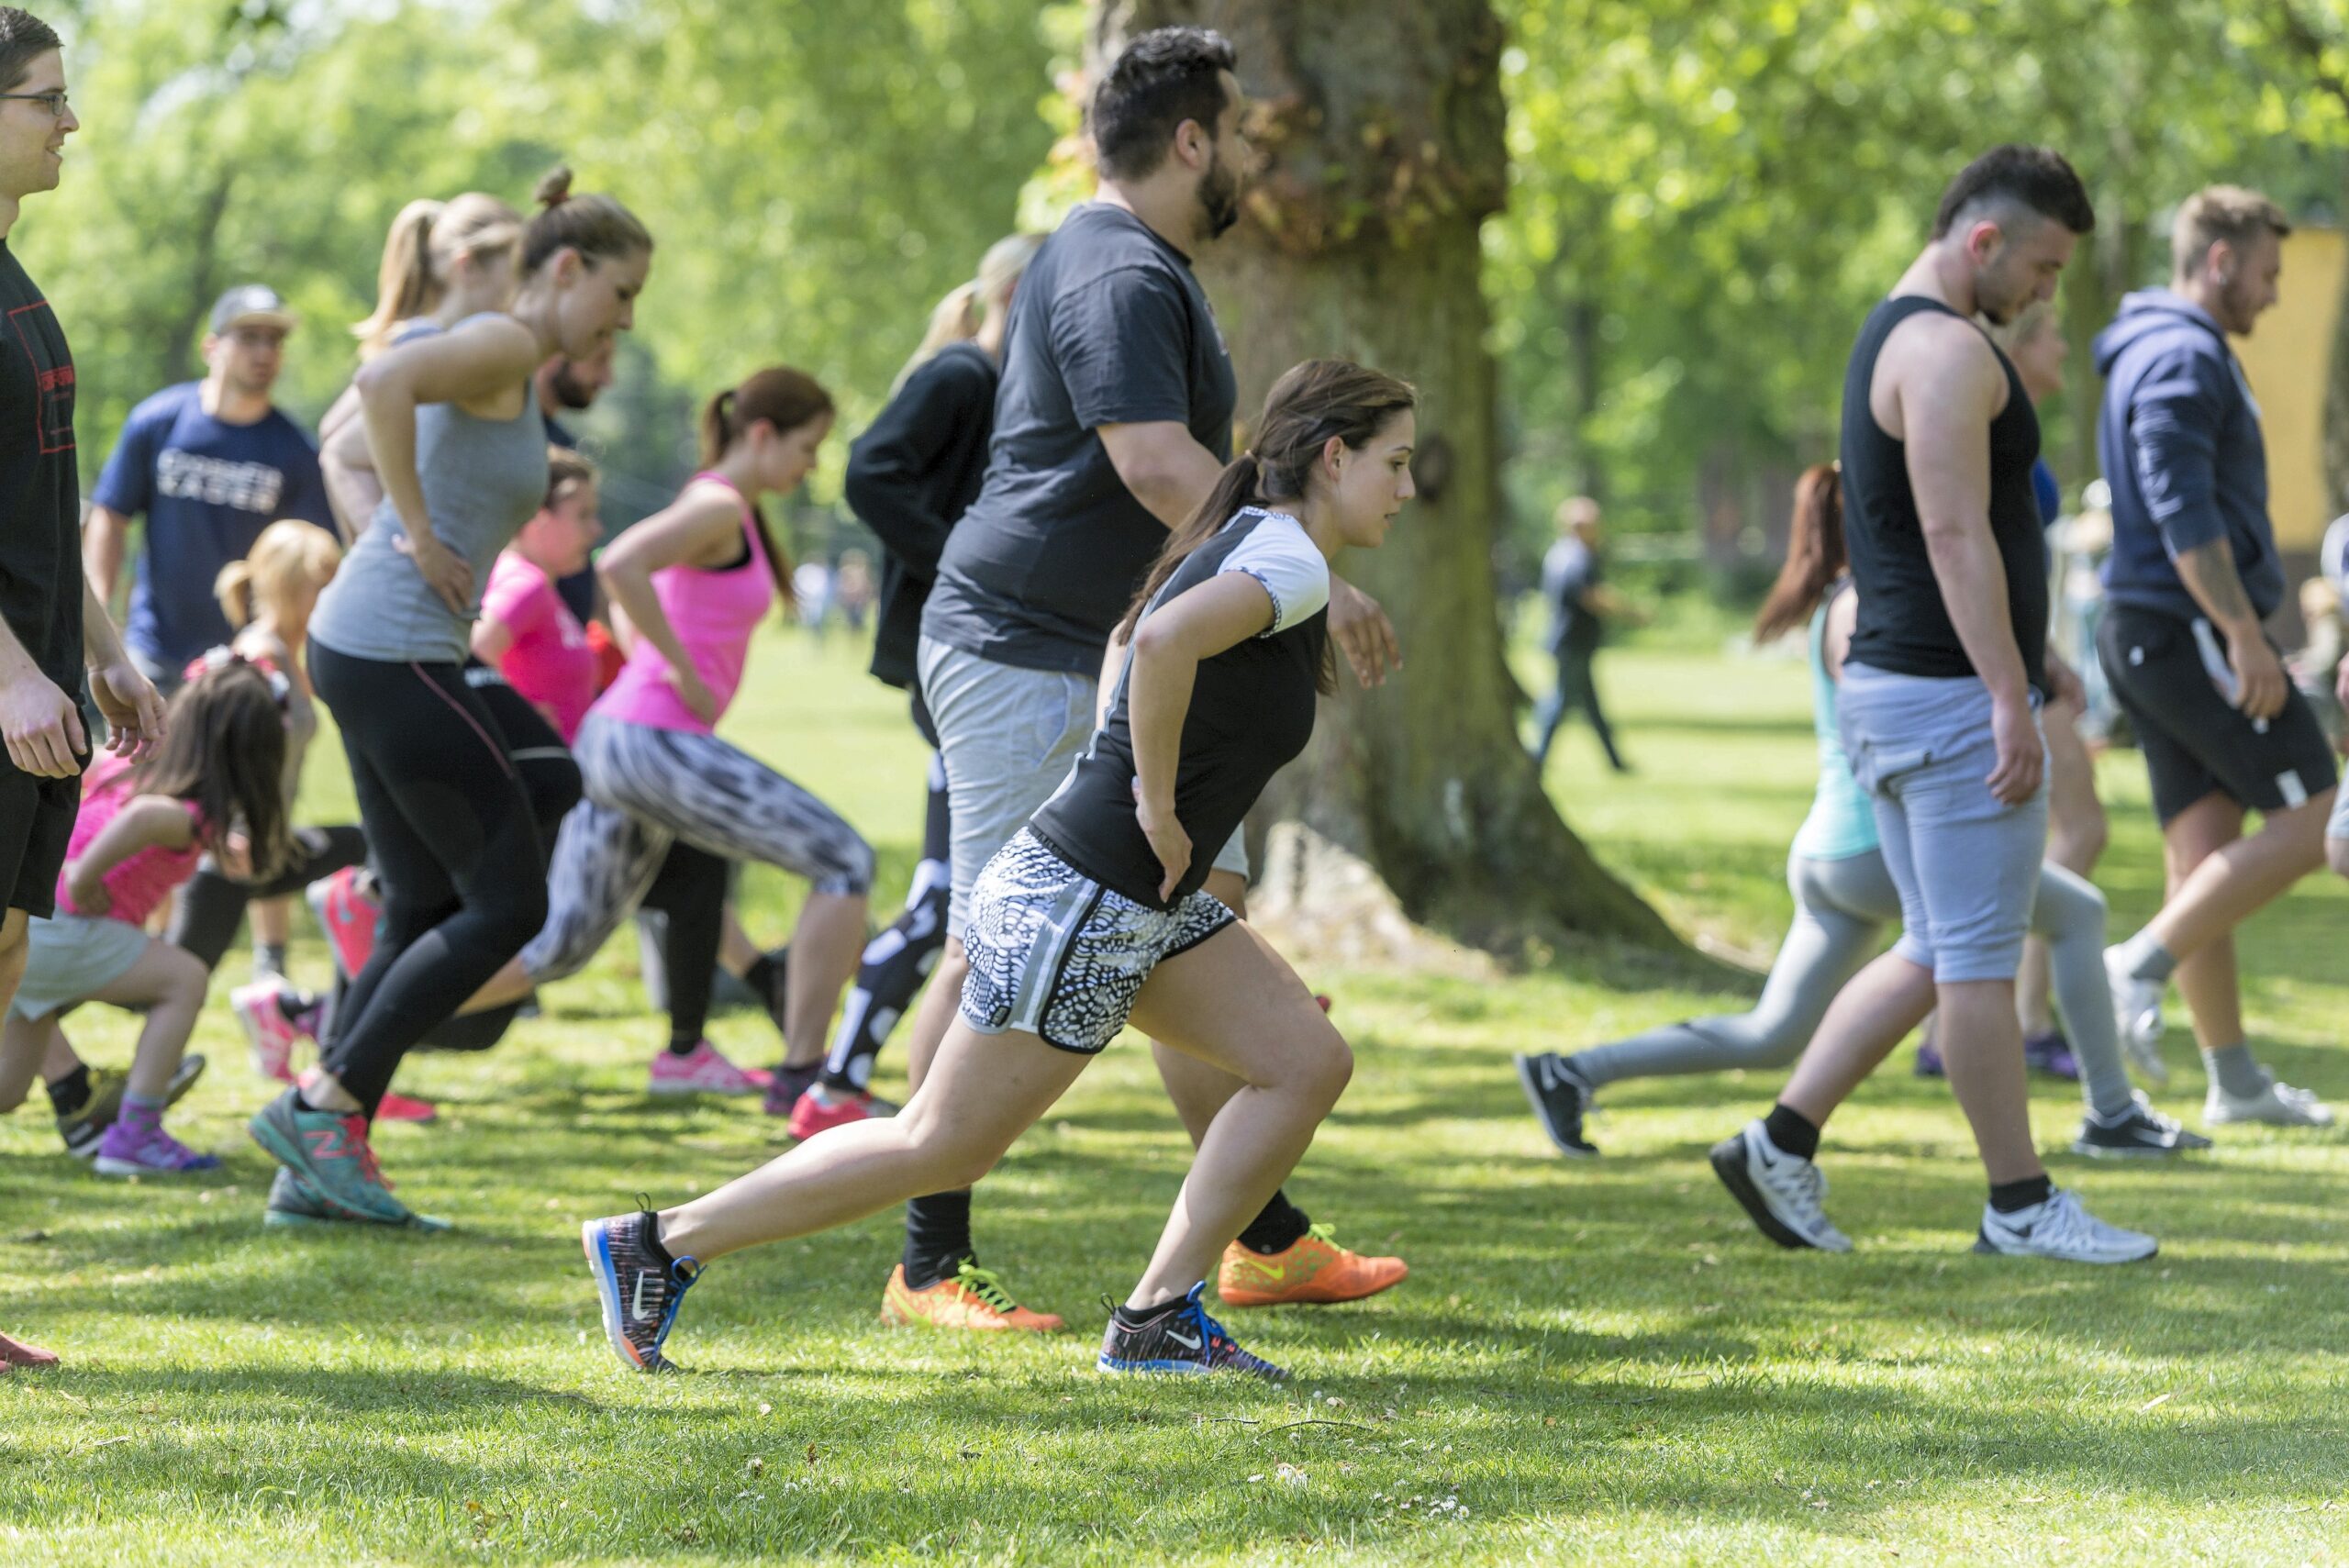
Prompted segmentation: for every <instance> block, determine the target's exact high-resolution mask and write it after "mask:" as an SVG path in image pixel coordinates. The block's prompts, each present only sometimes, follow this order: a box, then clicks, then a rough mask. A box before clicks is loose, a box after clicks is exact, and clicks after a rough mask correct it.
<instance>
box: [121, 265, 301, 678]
mask: <svg viewBox="0 0 2349 1568" xmlns="http://www.w3.org/2000/svg"><path fill="white" fill-rule="evenodd" d="M294 325H295V317H294V312H293V311H292V310H290V309H289V308H287V306H286V304H285V302H284V300H283V299H281V298H279V297H278V295H277V291H276V290H274V289H273V288H269V287H267V286H266V285H264V284H239V285H238V286H237V287H235V288H232V289H230V290H229V291H228V293H226V294H224V295H221V296H220V299H219V302H218V303H217V304H216V305H215V306H213V307H212V318H211V328H210V330H209V331H207V332H206V334H205V337H204V362H205V366H206V373H205V377H204V379H203V380H202V381H192V382H187V383H184V384H181V385H178V386H173V387H167V388H165V389H164V390H163V391H161V392H159V393H157V394H155V395H153V396H152V397H150V398H148V399H147V400H146V401H145V402H144V403H141V404H140V405H139V406H138V407H137V408H135V409H133V410H131V414H130V419H129V422H128V423H127V424H126V425H124V426H123V428H122V434H121V436H120V438H119V439H117V441H116V442H115V449H114V453H113V455H112V456H111V457H109V458H107V460H106V470H105V472H104V473H101V474H100V475H99V476H98V487H97V492H96V494H95V495H94V496H93V497H92V506H91V507H90V516H89V520H88V522H87V523H86V524H85V525H84V526H83V536H82V563H83V570H84V571H85V572H86V573H88V575H89V579H90V585H91V586H92V588H94V589H95V591H96V593H97V594H98V595H99V597H100V598H101V599H103V600H106V601H107V602H109V603H110V602H112V599H113V597H114V587H115V580H116V578H117V577H118V576H119V575H120V574H121V572H122V561H123V556H124V553H125V551H126V550H127V548H128V542H129V539H130V524H131V519H132V518H134V517H141V516H143V517H145V518H146V519H147V531H146V538H145V539H144V540H143V541H142V542H141V544H140V546H139V562H138V565H137V569H136V573H135V575H134V577H133V578H132V581H131V587H130V617H129V620H128V623H127V624H126V625H125V626H124V628H123V641H124V642H125V643H126V644H127V645H128V648H129V650H130V656H131V658H132V659H133V660H135V661H136V662H138V664H139V667H140V668H141V669H142V670H144V671H145V672H146V673H147V675H148V677H149V679H150V680H152V681H153V682H154V683H155V684H156V686H157V687H158V688H159V689H160V690H161V691H163V692H165V693H166V694H168V693H169V692H170V691H171V690H172V689H173V687H174V686H176V685H177V684H179V681H180V677H181V672H182V671H183V670H184V669H185V668H186V666H187V663H188V661H190V660H191V659H194V658H195V656H196V655H198V654H200V653H202V652H203V651H205V650H206V649H207V648H211V647H213V646H214V645H216V644H218V643H223V642H226V641H228V637H229V628H228V621H227V619H226V618H225V617H223V616H222V615H221V613H220V606H219V605H218V603H217V601H215V599H214V598H213V596H212V584H213V579H214V578H216V577H217V576H218V575H219V573H220V569H221V568H222V567H223V566H226V565H227V564H228V562H231V561H240V560H242V559H243V558H244V556H245V554H246V552H247V551H249V550H251V549H252V545H253V540H254V539H257V538H259V537H260V535H261V531H262V529H263V528H267V527H268V526H269V525H270V524H271V523H273V522H274V521H276V520H277V519H278V518H280V517H299V518H302V519H304V520H306V521H308V522H314V523H317V525H319V526H320V527H321V528H331V527H333V517H332V514H330V513H329V512H328V509H327V495H326V484H325V482H324V481H323V480H322V479H321V478H320V477H319V474H318V451H317V447H316V446H315V445H313V444H312V442H311V440H310V438H309V437H308V435H306V433H304V431H303V430H302V429H301V428H300V427H298V426H297V425H295V423H294V421H293V420H291V419H289V418H287V417H285V416H284V414H283V413H282V412H280V411H279V410H278V409H277V408H276V407H275V406H273V404H272V403H271V402H270V396H269V395H270V389H271V388H272V387H273V386H274V385H275V384H276V383H277V373H278V371H279V369H280V368H281V367H282V366H283V364H284V356H285V337H286V334H287V333H289V332H291V331H292V330H293V329H294Z"/></svg>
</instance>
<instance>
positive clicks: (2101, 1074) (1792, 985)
mask: <svg viewBox="0 0 2349 1568" xmlns="http://www.w3.org/2000/svg"><path fill="white" fill-rule="evenodd" d="M1787 886H1788V887H1789V888H1791V889H1792V890H1793V892H1794V895H1795V923H1794V928H1793V929H1791V930H1789V931H1788V932H1787V940H1786V942H1785V944H1784V945H1783V946H1781V947H1780V948H1779V949H1778V957H1777V962H1775V963H1773V964H1772V965H1771V966H1770V978H1769V979H1768V980H1767V981H1766V982H1765V984H1763V987H1762V1000H1761V1001H1760V1002H1759V1003H1757V1004H1756V1005H1755V1006H1754V1008H1753V1011H1752V1012H1750V1013H1741V1014H1737V1015H1735V1016H1733V1017H1726V1016H1725V1017H1721V1018H1694V1019H1690V1020H1688V1021H1687V1022H1685V1023H1677V1024H1666V1025H1665V1026H1664V1028H1662V1029H1651V1030H1649V1031H1648V1032H1647V1033H1645V1034H1642V1035H1634V1036H1633V1037H1632V1038H1631V1039H1630V1040H1619V1041H1617V1042H1615V1043H1614V1044H1612V1045H1598V1046H1593V1047H1591V1048H1590V1049H1589V1050H1587V1051H1576V1052H1575V1053H1574V1054H1573V1055H1572V1056H1569V1057H1568V1058H1566V1064H1567V1065H1568V1066H1569V1067H1571V1068H1573V1069H1574V1071H1575V1073H1576V1074H1578V1075H1579V1076H1580V1077H1582V1078H1583V1079H1584V1081H1585V1082H1586V1083H1588V1084H1590V1085H1591V1087H1593V1088H1594V1089H1596V1088H1598V1087H1599V1086H1600V1085H1601V1084H1612V1083H1615V1082H1618V1081H1619V1080H1621V1079H1624V1078H1661V1077H1669V1076H1674V1075H1677V1074H1685V1073H1725V1072H1728V1071H1729V1070H1730V1069H1731V1068H1735V1067H1784V1066H1786V1065H1787V1064H1788V1063H1789V1062H1793V1061H1794V1059H1795V1058H1796V1057H1798V1056H1799V1055H1801V1054H1802V1050H1803V1047H1804V1046H1806V1045H1809V1043H1810V1037H1811V1036H1812V1035H1814V1034H1816V1033H1817V1032H1818V1031H1819V1023H1820V1019H1821V1018H1825V1017H1826V1016H1827V1006H1828V1004H1829V1003H1831V1002H1832V1001H1834V1000H1835V995H1836V993H1838V992H1840V991H1841V990H1842V989H1843V986H1844V984H1845V983H1846V982H1847V981H1849V980H1850V979H1851V978H1852V976H1853V975H1854V974H1856V973H1859V972H1860V969H1861V967H1862V966H1863V965H1865V963H1866V962H1868V960H1870V959H1871V958H1873V957H1875V956H1876V948H1877V946H1878V945H1879V944H1880V943H1881V942H1882V940H1883V938H1884V931H1885V928H1886V927H1887V926H1889V925H1892V924H1893V923H1895V922H1896V921H1898V919H1899V918H1900V895H1899V893H1898V891H1897V890H1896V889H1895V888H1894V887H1893V884H1892V877H1891V875H1890V873H1887V871H1886V869H1885V864H1884V857H1883V856H1882V855H1880V854H1877V853H1875V852H1870V853H1867V854H1862V855H1852V856H1849V857H1847V858H1845V859H1842V860H1833V861H1815V860H1809V859H1807V858H1805V857H1803V856H1800V855H1795V856H1790V857H1789V858H1788V859H1787ZM2031 932H2032V935H2033V936H2036V937H2043V938H2045V939H2046V940H2047V946H2048V952H2049V955H2050V957H2049V965H2048V967H2049V970H2050V972H2051V973H2052V975H2053V977H2054V986H2055V1001H2056V1005H2057V1006H2058V1007H2059V1008H2060V1009H2061V1010H2062V1012H2063V1015H2064V1028H2065V1031H2066V1033H2067V1035H2068V1038H2069V1039H2070V1040H2071V1043H2072V1051H2073V1053H2074V1054H2075V1055H2076V1056H2077V1057H2078V1058H2079V1062H2080V1087H2081V1092H2082V1094H2083V1095H2084V1096H2085V1097H2086V1099H2087V1103H2088V1106H2089V1108H2090V1109H2092V1110H2094V1111H2095V1112H2096V1113H2097V1114H2098V1115H2099V1116H2106V1117H2110V1116H2118V1115H2119V1114H2120V1113H2121V1111H2123V1110H2125V1109H2127V1108H2128V1106H2129V1104H2130V1093H2129V1074H2128V1072H2127V1070H2126V1069H2125V1068H2124V1067H2123V1066H2122V1065H2121V1043H2120V1040H2119V1039H2118V1037H2117V1035H2116V1034H2115V1032H2114V1026H2113V1017H2112V995H2111V993H2110V990H2108V989H2107V986H2106V982H2105V976H2104V895H2102V894H2101V893H2099V892H2098V891H2097V890H2096V888H2095V887H2094V886H2093V885H2091V884H2089V883H2087V881H2085V880H2083V879H2082V878H2081V877H2079V876H2077V875H2076V874H2074V873H2071V872H2068V871H2066V870H2065V869H2064V868H2063V867H2062V866H2059V865H2056V864H2054V862H2047V863H2045V864H2043V865H2042V866H2041V867H2040V872H2039V890H2038V894H2037V895H2036V896H2035V897H2034V898H2033V900H2032V910H2031Z"/></svg>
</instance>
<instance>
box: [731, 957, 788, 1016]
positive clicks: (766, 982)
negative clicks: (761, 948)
mask: <svg viewBox="0 0 2349 1568" xmlns="http://www.w3.org/2000/svg"><path fill="white" fill-rule="evenodd" d="M790 961H791V950H790V949H789V948H777V949H775V950H774V951H773V952H763V953H761V954H759V956H758V957H756V958H754V959H752V960H751V967H750V968H748V969H746V970H744V971H743V972H742V984H745V985H748V986H749V987H750V988H751V991H752V992H753V993H754V994H755V995H757V996H758V998H759V999H760V1000H761V1001H763V1002H767V1003H769V1004H773V1003H774V1002H779V1001H781V1000H782V999H783V984H784V974H785V968H786V966H787V965H788V964H789V962H790Z"/></svg>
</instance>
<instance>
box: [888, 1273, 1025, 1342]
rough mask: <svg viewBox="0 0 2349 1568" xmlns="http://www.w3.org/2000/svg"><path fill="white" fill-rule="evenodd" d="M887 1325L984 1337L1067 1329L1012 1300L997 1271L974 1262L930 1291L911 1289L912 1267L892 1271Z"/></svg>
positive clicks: (931, 1286) (928, 1289) (929, 1288)
mask: <svg viewBox="0 0 2349 1568" xmlns="http://www.w3.org/2000/svg"><path fill="white" fill-rule="evenodd" d="M881 1321H882V1322H884V1323H887V1324H889V1325H891V1326H892V1327H895V1328H899V1329H972V1330H975V1331H976V1332H979V1333H983V1334H994V1333H1002V1332H1004V1331H1005V1330H1007V1329H1008V1330H1015V1331H1019V1332H1024V1333H1030V1334H1050V1333H1052V1332H1054V1331H1056V1330H1057V1329H1061V1328H1063V1327H1064V1325H1063V1323H1062V1322H1061V1320H1060V1318H1058V1317H1056V1316H1055V1315H1053V1314H1052V1313H1050V1312H1030V1311H1029V1310H1028V1309H1027V1308H1026V1307H1022V1306H1020V1305H1019V1303H1018V1302H1016V1301H1014V1300H1012V1299H1011V1293H1010V1292H1009V1291H1008V1290H1006V1289H1005V1288H1004V1286H1003V1281H1002V1279H1001V1278H1000V1277H999V1276H998V1275H997V1274H996V1272H995V1271H994V1270H993V1269H983V1268H981V1267H979V1266H978V1265H977V1264H976V1263H974V1262H971V1261H970V1260H969V1259H967V1258H966V1259H964V1260H963V1265H962V1267H961V1268H959V1269H957V1270H956V1271H955V1272H954V1273H953V1274H952V1276H951V1277H950V1278H947V1279H942V1280H940V1281H939V1282H938V1283H937V1284H933V1285H930V1287H928V1288H927V1289H924V1290H916V1289H914V1288H913V1287H912V1286H910V1285H908V1284H906V1265H905V1264H903V1263H899V1264H898V1265H897V1266H896V1268H894V1269H891V1270H890V1271H889V1285H888V1288H887V1289H886V1290H885V1291H883V1292H882V1293H881Z"/></svg>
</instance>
